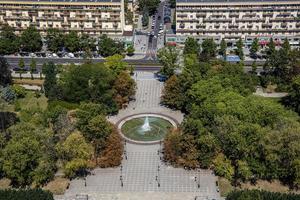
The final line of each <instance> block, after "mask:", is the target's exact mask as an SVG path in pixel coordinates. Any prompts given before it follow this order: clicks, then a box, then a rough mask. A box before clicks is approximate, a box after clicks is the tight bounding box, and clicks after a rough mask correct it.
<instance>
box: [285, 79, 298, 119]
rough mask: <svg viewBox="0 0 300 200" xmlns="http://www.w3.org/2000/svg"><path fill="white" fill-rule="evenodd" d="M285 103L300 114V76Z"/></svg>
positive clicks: (293, 82)
mask: <svg viewBox="0 0 300 200" xmlns="http://www.w3.org/2000/svg"><path fill="white" fill-rule="evenodd" d="M283 103H284V104H285V105H286V106H287V107H291V108H293V109H294V110H295V111H296V112H297V113H299V114H300V76H296V77H295V78H294V79H293V81H292V84H291V87H290V90H289V95H288V96H287V97H285V98H284V99H283Z"/></svg>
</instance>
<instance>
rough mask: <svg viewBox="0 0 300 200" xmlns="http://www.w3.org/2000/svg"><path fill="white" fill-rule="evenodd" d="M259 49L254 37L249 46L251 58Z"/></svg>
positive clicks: (254, 56) (255, 55)
mask: <svg viewBox="0 0 300 200" xmlns="http://www.w3.org/2000/svg"><path fill="white" fill-rule="evenodd" d="M258 50H259V43H258V39H257V38H255V39H254V40H253V42H252V44H251V48H250V56H251V57H253V58H256V57H257V52H258Z"/></svg>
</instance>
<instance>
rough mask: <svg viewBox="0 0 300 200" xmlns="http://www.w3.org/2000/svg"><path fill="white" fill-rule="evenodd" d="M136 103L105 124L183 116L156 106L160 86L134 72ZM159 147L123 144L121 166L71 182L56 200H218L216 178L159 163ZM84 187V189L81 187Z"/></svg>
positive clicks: (161, 84) (100, 170)
mask: <svg viewBox="0 0 300 200" xmlns="http://www.w3.org/2000/svg"><path fill="white" fill-rule="evenodd" d="M134 78H135V79H136V81H137V87H138V89H137V93H136V101H135V102H132V103H130V104H129V106H128V108H126V109H125V110H121V111H120V113H119V114H118V115H117V116H112V117H110V118H109V120H110V121H111V122H113V123H115V122H117V121H119V120H120V119H122V118H123V117H126V116H128V115H131V114H138V113H143V112H151V113H163V114H165V115H169V116H171V117H172V118H175V119H176V120H177V121H178V122H181V121H182V119H183V115H182V114H181V113H180V112H178V111H172V110H169V109H167V108H164V107H162V106H160V104H159V98H160V95H161V90H162V87H163V83H161V82H158V81H157V80H155V79H154V76H153V74H152V73H149V72H137V76H136V75H135V76H134ZM161 152H162V145H161V144H155V145H138V144H131V143H128V142H127V143H125V149H124V155H123V161H122V165H121V166H119V167H116V168H106V169H100V168H97V169H95V170H93V171H92V175H90V176H88V177H87V178H86V182H85V180H83V179H76V180H73V181H71V184H70V188H69V189H68V190H67V191H66V193H65V195H63V196H56V197H55V198H56V199H57V200H71V199H72V200H73V199H76V198H75V197H76V195H77V194H87V195H88V197H89V200H182V199H185V200H193V199H195V197H196V196H197V199H199V200H212V199H219V198H220V195H219V193H218V191H217V187H216V181H217V178H216V177H215V176H214V175H213V174H212V172H211V171H210V170H184V169H182V168H174V167H172V166H169V165H167V164H166V163H164V162H163V161H162V156H163V155H162V154H161ZM85 184H86V185H85Z"/></svg>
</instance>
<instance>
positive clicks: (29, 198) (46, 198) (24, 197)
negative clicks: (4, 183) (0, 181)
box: [0, 189, 54, 200]
mask: <svg viewBox="0 0 300 200" xmlns="http://www.w3.org/2000/svg"><path fill="white" fill-rule="evenodd" d="M0 200H54V198H53V195H52V193H51V192H49V191H44V190H41V189H18V190H12V189H9V190H0Z"/></svg>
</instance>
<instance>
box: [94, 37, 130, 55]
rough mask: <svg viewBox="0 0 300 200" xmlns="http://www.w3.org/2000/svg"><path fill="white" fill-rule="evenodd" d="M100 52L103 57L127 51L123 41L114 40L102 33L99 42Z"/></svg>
mask: <svg viewBox="0 0 300 200" xmlns="http://www.w3.org/2000/svg"><path fill="white" fill-rule="evenodd" d="M98 48H99V50H98V52H99V54H100V55H101V56H103V57H108V56H112V55H115V54H120V55H123V53H124V52H125V50H124V44H123V42H118V41H114V40H113V39H111V38H109V37H107V35H101V36H100V38H99V42H98Z"/></svg>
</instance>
